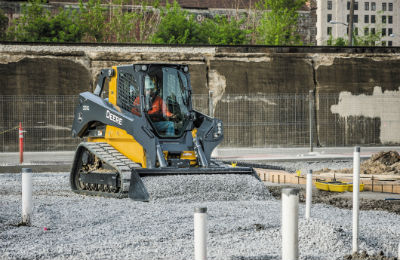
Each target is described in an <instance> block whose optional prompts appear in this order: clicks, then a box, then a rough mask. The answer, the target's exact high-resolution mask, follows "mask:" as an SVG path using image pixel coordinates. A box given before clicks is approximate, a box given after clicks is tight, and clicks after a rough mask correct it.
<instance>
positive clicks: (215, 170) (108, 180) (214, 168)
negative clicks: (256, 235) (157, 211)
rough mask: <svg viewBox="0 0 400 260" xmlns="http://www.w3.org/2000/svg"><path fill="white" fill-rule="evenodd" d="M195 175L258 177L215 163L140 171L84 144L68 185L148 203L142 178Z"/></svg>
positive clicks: (105, 148)
mask: <svg viewBox="0 0 400 260" xmlns="http://www.w3.org/2000/svg"><path fill="white" fill-rule="evenodd" d="M194 174H206V175H207V174H251V175H254V176H255V177H256V178H258V176H257V175H256V174H255V172H254V171H253V169H252V168H247V167H228V166H227V165H224V164H222V163H219V162H216V161H212V165H210V167H206V168H205V167H190V168H174V167H166V168H154V169H146V168H141V166H140V165H139V164H136V163H134V162H132V161H131V160H130V159H128V158H127V157H126V156H124V155H122V154H121V153H120V152H119V151H117V150H116V149H115V148H113V147H112V146H111V145H109V144H107V143H100V142H99V143H96V142H84V143H81V144H80V145H79V146H78V149H77V152H76V154H75V158H74V162H73V167H72V171H71V175H70V184H71V188H72V190H73V191H74V192H76V193H79V194H84V195H92V196H103V197H114V198H126V197H129V198H131V199H133V200H137V201H149V200H150V196H149V194H148V192H147V190H146V187H145V186H144V184H143V182H142V177H146V176H157V175H158V176H160V175H163V176H165V175H194Z"/></svg>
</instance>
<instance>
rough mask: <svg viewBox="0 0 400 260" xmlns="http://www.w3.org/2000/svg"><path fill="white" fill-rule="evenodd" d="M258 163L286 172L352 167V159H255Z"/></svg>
mask: <svg viewBox="0 0 400 260" xmlns="http://www.w3.org/2000/svg"><path fill="white" fill-rule="evenodd" d="M254 163H255V164H258V165H268V166H272V167H276V168H279V169H282V170H285V171H288V172H296V171H297V170H300V171H301V172H302V173H304V174H306V173H307V172H308V171H309V170H313V171H318V170H322V169H325V168H329V169H331V170H339V169H344V168H353V160H352V159H350V160H324V161H322V160H321V161H317V160H316V161H311V160H310V161H305V160H301V161H285V162H272V161H255V162H254Z"/></svg>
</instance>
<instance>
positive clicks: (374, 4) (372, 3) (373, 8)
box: [371, 2, 376, 11]
mask: <svg viewBox="0 0 400 260" xmlns="http://www.w3.org/2000/svg"><path fill="white" fill-rule="evenodd" d="M371 11H376V3H375V2H371Z"/></svg>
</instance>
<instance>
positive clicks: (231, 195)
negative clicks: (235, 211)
mask: <svg viewBox="0 0 400 260" xmlns="http://www.w3.org/2000/svg"><path fill="white" fill-rule="evenodd" d="M143 182H144V185H145V186H146V188H147V191H148V192H149V194H150V197H151V199H152V200H157V202H172V203H174V202H175V203H178V202H188V201H191V202H200V201H215V200H219V201H229V200H267V199H270V198H271V195H270V194H269V192H268V189H267V188H266V187H265V185H264V184H263V183H262V182H260V181H259V180H258V179H257V178H255V177H254V176H252V175H238V174H229V175H190V176H189V175H183V176H182V175H181V176H178V175H175V176H157V177H146V178H143Z"/></svg>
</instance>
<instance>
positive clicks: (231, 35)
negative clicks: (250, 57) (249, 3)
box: [200, 15, 250, 45]
mask: <svg viewBox="0 0 400 260" xmlns="http://www.w3.org/2000/svg"><path fill="white" fill-rule="evenodd" d="M244 23H245V19H244V18H242V19H239V20H237V19H235V17H231V18H230V19H229V20H228V19H227V18H226V17H225V16H219V15H217V16H216V17H215V18H214V19H206V20H205V21H204V22H203V23H202V24H201V26H200V31H201V35H200V38H202V39H203V40H202V41H203V42H204V41H206V42H207V43H208V44H215V45H234V44H247V43H249V40H248V38H247V35H248V34H249V33H250V30H246V29H241V27H244ZM204 39H205V40H204Z"/></svg>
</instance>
